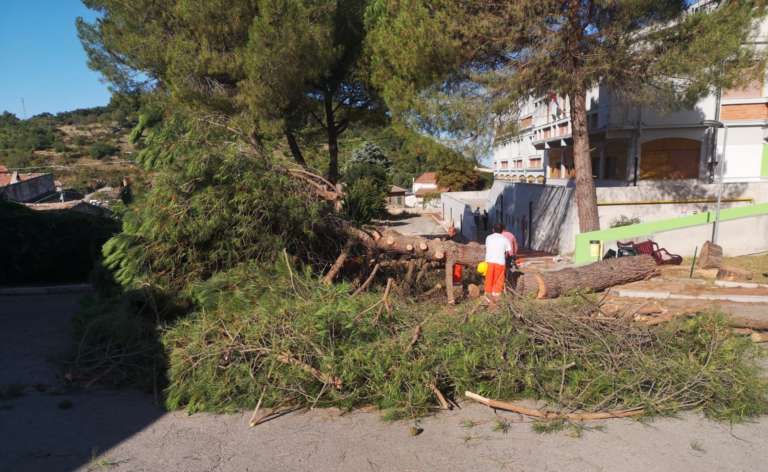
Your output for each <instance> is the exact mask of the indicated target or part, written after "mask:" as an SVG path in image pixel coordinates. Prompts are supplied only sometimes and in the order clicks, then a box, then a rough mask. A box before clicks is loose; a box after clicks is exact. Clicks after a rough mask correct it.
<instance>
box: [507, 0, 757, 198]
mask: <svg viewBox="0 0 768 472" xmlns="http://www.w3.org/2000/svg"><path fill="white" fill-rule="evenodd" d="M699 3H700V4H702V5H704V4H710V3H711V2H698V3H697V4H695V5H693V7H692V8H698V7H699ZM766 40H768V22H764V23H763V24H762V25H761V27H760V29H759V35H758V37H757V38H756V39H755V44H752V45H746V46H745V47H764V44H765V42H766ZM586 101H587V103H586V105H587V110H588V120H587V121H588V125H589V137H590V148H591V154H592V171H593V177H594V178H595V179H596V180H595V181H596V184H597V185H598V186H626V185H643V184H646V183H649V182H651V183H652V182H657V183H658V182H659V181H667V180H676V181H685V180H690V181H692V183H693V182H699V183H702V182H703V183H711V182H713V181H714V180H715V178H716V175H715V174H716V172H717V162H718V161H719V159H720V157H721V156H724V163H725V167H724V180H725V181H726V182H754V181H761V180H768V81H766V80H765V78H763V80H760V81H756V82H754V83H751V84H748V85H747V86H746V87H744V88H742V89H739V90H722V91H720V92H719V93H717V94H712V95H710V96H707V97H704V98H703V99H701V100H699V102H698V103H696V105H695V106H694V107H692V108H690V109H685V110H678V111H672V112H662V111H659V110H656V109H654V108H652V107H648V106H634V105H628V104H626V103H624V102H622V100H621V99H620V98H619V97H618V96H617V95H616V94H615V93H613V91H611V90H610V89H608V88H607V87H604V86H596V87H594V88H592V89H591V90H590V91H589V92H588V94H587V99H586ZM513 119H514V121H515V122H516V126H515V128H516V130H517V132H516V134H507V135H504V134H503V133H499V134H498V135H497V136H496V139H495V144H494V175H495V178H496V179H497V180H504V181H510V182H527V183H540V184H544V183H547V184H552V185H570V184H571V182H572V179H573V178H574V165H573V139H572V137H571V120H570V106H569V103H568V99H567V97H563V96H557V95H554V94H552V95H550V96H546V97H531V98H530V99H529V100H527V101H526V102H525V103H524V104H522V106H521V108H520V110H519V112H518V114H517V116H516V117H514V118H513ZM712 121H721V122H723V123H724V124H725V125H726V126H727V131H726V129H725V128H718V127H716V126H714V125H713V123H712ZM708 122H709V123H708Z"/></svg>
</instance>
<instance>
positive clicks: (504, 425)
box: [493, 419, 512, 434]
mask: <svg viewBox="0 0 768 472" xmlns="http://www.w3.org/2000/svg"><path fill="white" fill-rule="evenodd" d="M510 429H512V423H510V422H509V421H507V420H505V419H497V420H496V422H495V423H494V424H493V431H494V432H497V433H504V434H507V433H508V432H509V430H510Z"/></svg>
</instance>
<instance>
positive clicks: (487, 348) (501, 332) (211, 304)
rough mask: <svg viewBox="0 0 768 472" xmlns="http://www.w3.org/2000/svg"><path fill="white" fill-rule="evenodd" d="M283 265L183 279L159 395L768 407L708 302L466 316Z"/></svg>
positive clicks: (410, 405)
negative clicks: (669, 319) (654, 323)
mask: <svg viewBox="0 0 768 472" xmlns="http://www.w3.org/2000/svg"><path fill="white" fill-rule="evenodd" d="M287 269H288V268H287V266H286V265H285V264H282V265H278V267H276V268H275V269H273V270H270V271H264V270H258V269H256V268H254V267H249V266H241V267H239V268H237V269H235V270H233V271H230V272H228V273H225V274H219V275H218V276H216V277H214V278H213V279H211V280H210V281H209V282H206V283H203V284H199V285H198V286H196V287H195V289H193V290H192V292H193V293H194V294H195V295H194V296H195V297H197V300H198V301H199V302H200V304H201V306H203V308H202V309H201V310H199V311H198V312H197V313H195V314H194V315H193V316H191V317H189V318H186V319H184V320H182V321H180V322H178V323H177V324H176V325H175V326H173V327H172V328H170V329H169V330H167V331H166V332H165V334H164V336H163V344H164V345H165V347H166V350H167V354H168V358H169V362H170V366H169V382H170V383H169V386H168V389H167V399H166V403H167V405H168V407H170V408H180V407H186V408H187V409H188V410H189V411H201V410H206V411H234V410H242V409H251V408H253V407H254V406H255V404H256V402H257V401H258V400H259V399H260V398H262V403H263V407H265V408H267V407H281V406H288V405H290V406H294V407H295V406H300V407H315V406H317V407H324V406H336V407H341V408H354V407H358V406H362V405H370V404H372V405H375V406H377V407H379V408H380V409H382V410H383V411H384V414H385V417H386V418H392V419H394V418H403V417H418V416H421V415H424V414H427V413H429V412H430V411H433V410H436V409H438V408H439V403H438V398H437V397H436V395H435V394H434V388H435V387H436V388H437V389H439V391H440V392H442V394H443V395H445V397H447V398H448V399H449V400H453V399H456V396H457V392H463V391H464V390H473V391H477V392H479V393H480V394H482V395H487V396H489V397H492V398H498V399H514V398H522V397H526V398H536V399H540V400H543V401H544V402H547V403H548V404H550V405H551V406H552V407H554V408H558V409H561V410H563V411H577V410H578V411H599V410H606V409H615V408H633V407H642V408H645V410H646V412H647V413H648V414H669V413H673V412H675V411H678V410H680V409H685V408H701V409H703V410H704V412H705V413H706V414H707V415H709V416H711V417H714V418H718V419H730V420H739V419H743V418H745V417H749V416H754V415H758V414H763V413H765V412H766V411H767V410H768V398H766V380H765V379H764V378H763V377H762V376H761V372H760V370H759V368H758V367H757V365H756V363H755V356H757V355H758V351H757V350H756V348H755V347H753V345H752V344H751V343H750V342H749V341H748V340H744V339H740V338H737V337H734V336H732V335H731V334H730V331H729V330H728V328H727V326H726V325H725V323H724V322H723V320H722V318H721V317H719V316H717V315H702V316H700V317H697V318H694V319H690V320H686V321H683V322H678V323H672V324H669V325H668V326H665V327H661V328H647V327H641V326H635V325H631V324H629V323H628V322H624V321H619V320H615V319H611V320H607V319H603V318H599V317H596V316H595V314H594V313H593V306H592V305H591V304H590V303H589V302H588V301H585V300H584V299H581V298H579V299H578V300H575V299H571V300H566V301H564V302H557V303H552V302H548V303H535V302H514V303H509V304H507V305H506V306H505V307H504V308H503V310H501V311H500V312H497V313H479V314H475V315H473V316H469V317H466V321H464V319H465V317H464V314H463V313H461V312H457V311H449V310H448V309H447V308H445V307H443V306H442V305H432V304H424V303H421V304H413V303H410V302H407V301H404V300H400V301H398V302H395V303H394V305H393V307H392V310H391V311H389V310H386V311H385V310H380V311H377V310H375V309H373V310H369V308H370V307H372V306H374V305H376V304H377V303H379V302H380V299H381V295H380V294H362V295H359V296H356V297H350V296H349V295H348V293H349V287H348V286H346V285H343V284H342V285H336V286H330V287H329V286H325V285H324V284H321V283H318V281H317V280H316V279H315V278H313V277H311V275H310V274H297V273H296V272H295V271H294V272H291V273H289V272H288V270H287ZM216 287H226V292H221V291H217V288H216ZM219 294H221V295H223V296H220V295H219ZM467 309H469V308H467ZM417 326H418V327H420V328H418V332H419V336H418V337H417V340H416V342H415V343H414V342H413V339H414V333H415V332H416V331H417ZM262 395H263V397H262Z"/></svg>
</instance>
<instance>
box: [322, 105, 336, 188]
mask: <svg viewBox="0 0 768 472" xmlns="http://www.w3.org/2000/svg"><path fill="white" fill-rule="evenodd" d="M335 115H336V114H335V113H334V110H333V92H330V91H329V92H326V93H325V125H326V126H325V129H326V131H327V133H328V180H330V181H331V182H332V183H334V184H335V183H336V182H338V181H339V128H338V125H337V124H336V118H335Z"/></svg>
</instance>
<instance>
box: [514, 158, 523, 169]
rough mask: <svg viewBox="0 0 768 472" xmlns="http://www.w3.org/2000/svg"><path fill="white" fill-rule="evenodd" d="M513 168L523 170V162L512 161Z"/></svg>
mask: <svg viewBox="0 0 768 472" xmlns="http://www.w3.org/2000/svg"><path fill="white" fill-rule="evenodd" d="M513 164H514V168H515V169H522V168H523V160H522V159H515V160H514V161H513Z"/></svg>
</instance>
